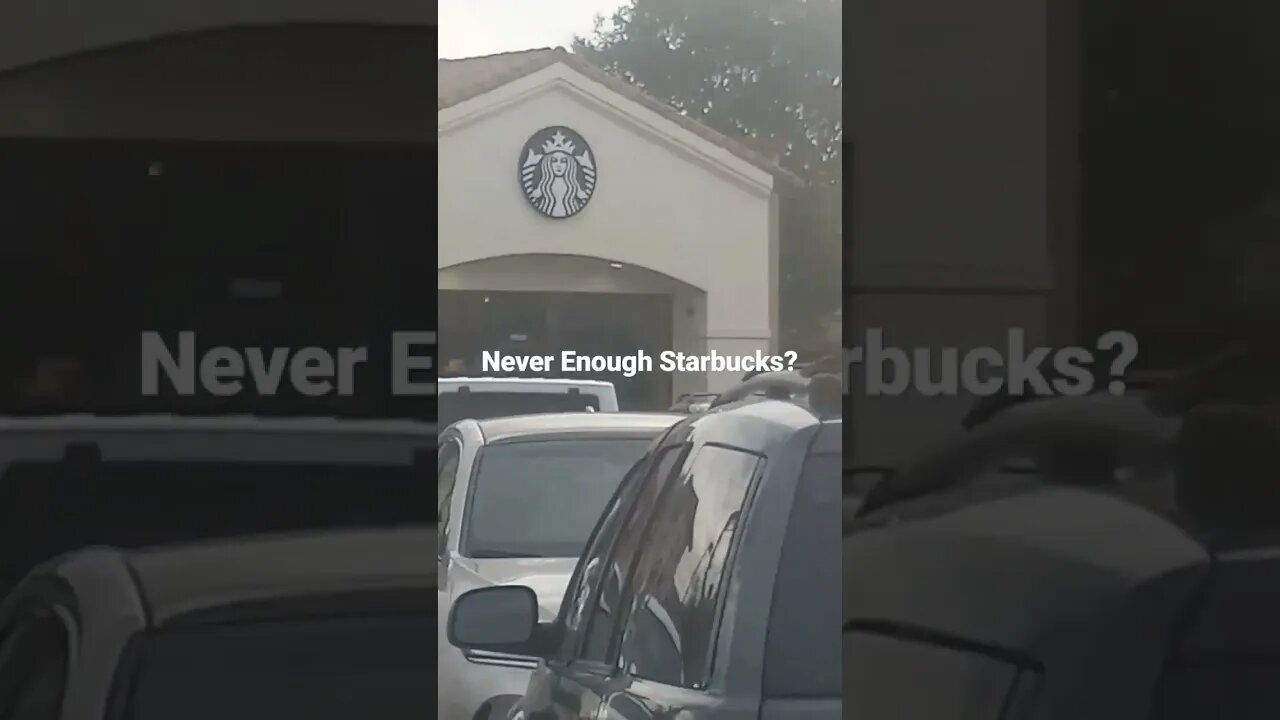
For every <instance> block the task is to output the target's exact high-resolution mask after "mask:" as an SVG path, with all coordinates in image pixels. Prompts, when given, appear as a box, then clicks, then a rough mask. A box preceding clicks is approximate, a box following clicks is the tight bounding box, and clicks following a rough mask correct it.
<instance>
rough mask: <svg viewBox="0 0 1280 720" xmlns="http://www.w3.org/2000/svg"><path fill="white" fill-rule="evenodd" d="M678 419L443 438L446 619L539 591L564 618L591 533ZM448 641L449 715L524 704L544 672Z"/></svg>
mask: <svg viewBox="0 0 1280 720" xmlns="http://www.w3.org/2000/svg"><path fill="white" fill-rule="evenodd" d="M680 417H681V416H679V415H670V414H646V413H599V414H587V413H548V414H541V415H526V416H517V417H506V418H492V419H488V420H478V421H477V420H462V421H459V422H457V423H455V424H453V425H451V426H450V427H448V428H446V429H445V431H444V432H443V433H442V434H441V435H440V444H439V461H438V462H439V466H438V467H439V495H438V498H437V500H438V507H439V509H440V511H439V534H438V540H437V543H438V552H439V577H440V591H439V600H438V602H439V609H440V617H441V618H443V617H446V616H447V614H448V609H449V607H450V606H451V605H452V604H453V602H454V600H455V599H456V598H457V597H458V596H460V595H462V594H464V593H466V592H467V591H468V590H471V589H474V588H477V587H488V586H490V585H500V584H503V583H509V582H519V583H523V584H525V585H529V586H532V587H534V588H536V592H537V596H538V605H539V606H540V607H541V612H542V613H543V615H544V616H546V617H554V615H555V613H556V611H557V610H558V608H559V603H560V600H561V598H562V597H563V596H564V588H565V585H566V584H567V583H568V581H569V576H570V575H571V574H572V572H573V567H574V564H575V563H576V562H577V560H578V557H579V556H580V555H581V554H582V548H583V546H584V545H585V544H586V541H587V537H588V536H589V535H590V534H591V529H592V528H593V527H594V526H595V524H596V520H597V519H598V518H599V516H600V513H601V512H602V511H603V510H604V507H605V505H606V504H607V503H608V501H609V498H610V497H612V495H613V493H614V490H615V489H616V488H617V487H618V485H619V483H621V482H622V479H623V476H624V475H625V474H626V473H627V471H628V470H629V469H630V468H631V467H632V465H634V464H635V462H636V461H637V460H639V459H640V458H641V457H642V456H643V455H644V453H645V449H646V448H647V447H648V446H649V445H650V444H651V443H652V442H653V440H654V439H655V438H656V437H657V436H658V435H660V434H661V433H662V432H663V431H664V430H666V429H667V428H668V427H670V426H671V425H673V424H675V423H676V421H678V420H679V419H680ZM439 630H440V632H439V634H438V640H437V642H438V656H439V661H440V671H439V672H440V675H439V677H440V701H439V715H440V717H441V718H446V719H447V720H469V719H470V718H472V717H473V716H475V715H476V714H477V713H479V714H481V715H483V714H484V703H485V701H486V700H488V699H489V698H491V697H494V696H496V695H502V694H512V693H520V692H523V691H524V687H525V685H527V684H528V681H529V671H530V670H531V669H532V667H533V664H534V663H533V661H532V660H530V659H529V658H527V657H512V656H510V655H502V654H494V653H485V652H483V651H474V652H473V651H460V650H458V649H457V648H454V647H453V646H451V645H449V643H448V642H447V640H446V638H445V627H444V625H443V622H442V623H441V626H440V628H439Z"/></svg>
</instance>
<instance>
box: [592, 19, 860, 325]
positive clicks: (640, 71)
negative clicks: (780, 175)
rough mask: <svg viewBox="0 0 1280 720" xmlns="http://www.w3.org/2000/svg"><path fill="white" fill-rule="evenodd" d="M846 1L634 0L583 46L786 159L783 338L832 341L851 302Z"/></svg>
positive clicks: (697, 114) (597, 59)
mask: <svg viewBox="0 0 1280 720" xmlns="http://www.w3.org/2000/svg"><path fill="white" fill-rule="evenodd" d="M840 21H841V3H840V0H631V2H630V3H629V4H628V5H626V6H624V7H622V8H621V9H619V10H618V11H617V12H616V13H615V14H614V15H613V16H612V17H609V18H600V19H599V20H598V21H597V23H596V29H595V31H594V32H593V33H592V34H591V35H590V36H589V37H586V38H578V39H577V40H576V41H575V42H574V52H575V53H577V54H579V55H581V56H582V57H584V58H585V59H587V60H589V61H590V62H592V63H593V64H595V65H596V66H598V67H601V68H603V69H605V70H607V71H609V72H612V73H614V74H615V75H617V76H619V77H621V78H624V79H625V80H627V81H628V82H631V83H633V84H635V85H637V86H638V87H641V88H643V89H644V90H645V92H647V93H648V94H649V95H650V96H652V97H654V98H657V99H659V100H662V101H665V102H667V103H670V104H671V105H672V106H673V107H675V108H676V109H678V110H680V111H681V112H683V113H684V114H686V115H688V116H689V117H692V118H695V119H697V120H699V121H701V122H703V123H705V124H707V125H708V126H710V127H712V128H714V129H716V130H718V131H720V132H722V133H724V134H726V135H728V136H729V137H733V138H736V139H738V140H740V141H742V142H744V143H745V144H747V145H749V146H751V147H754V148H755V149H757V150H760V151H761V152H763V153H765V154H767V155H769V156H771V157H774V158H776V159H777V161H778V162H779V164H780V165H782V166H783V167H784V168H786V169H788V170H790V171H791V172H793V173H795V174H796V175H799V176H800V177H801V178H803V179H804V180H805V181H806V182H807V183H808V185H807V187H806V188H804V189H802V190H800V191H798V192H790V193H788V194H787V196H786V197H784V199H783V218H782V243H783V245H782V249H781V250H782V258H781V268H780V272H781V275H782V277H781V293H782V298H781V304H782V307H781V308H780V314H781V316H782V317H781V319H782V325H783V332H784V337H783V338H782V340H783V342H784V343H786V344H788V345H790V346H792V347H796V346H797V345H799V346H806V345H810V344H815V343H819V342H821V340H820V338H821V337H822V335H824V329H825V328H824V318H826V317H829V313H831V312H833V311H835V310H836V309H837V308H839V306H840V303H841V297H840V296H841V282H840V257H841V245H840V239H841V230H842V228H841V221H840V218H841V207H840V194H841V193H840V177H841V147H840V141H841V138H842V134H843V116H842V108H841V103H842V94H843V93H842V91H843V88H842V80H843V78H842V74H841V73H842V69H841V24H840Z"/></svg>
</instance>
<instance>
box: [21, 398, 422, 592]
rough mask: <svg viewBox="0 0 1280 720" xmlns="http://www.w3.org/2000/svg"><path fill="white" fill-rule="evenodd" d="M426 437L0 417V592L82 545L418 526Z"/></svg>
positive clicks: (180, 420)
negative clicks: (42, 563) (266, 533)
mask: <svg viewBox="0 0 1280 720" xmlns="http://www.w3.org/2000/svg"><path fill="white" fill-rule="evenodd" d="M435 435H436V432H435V426H434V425H432V424H429V423H417V422H410V421H373V420H335V419H330V418H255V417H247V416H245V417H236V416H228V417H213V418H198V417H181V416H172V415H147V416H133V417H101V416H90V415H85V416H57V417H39V418H5V419H0V594H3V591H4V590H5V589H6V588H7V587H9V586H11V585H12V583H13V582H15V581H17V579H18V578H20V577H22V575H23V574H25V573H26V572H27V571H28V570H30V569H31V568H32V567H34V566H35V565H36V564H38V563H39V562H41V561H43V560H46V559H48V558H51V557H54V556H55V555H58V554H61V553H64V552H68V551H71V550H75V549H78V548H80V547H84V546H86V545H97V544H106V545H113V546H119V547H126V548H128V547H142V546H147V545H155V544H159V543H165V542H173V541H181V540H195V539H202V538H209V539H212V538H217V537H226V536H233V535H238V534H243V533H255V532H270V531H285V530H303V529H320V528H326V527H344V526H362V527H364V526H393V525H402V524H415V523H418V524H427V523H430V522H431V518H432V515H433V512H432V510H431V500H430V493H431V490H430V487H429V485H430V483H429V482H425V479H426V478H427V477H429V475H430V471H429V470H428V468H429V465H428V463H429V462H431V461H432V460H434V455H435V448H434V442H435ZM415 463H416V468H415Z"/></svg>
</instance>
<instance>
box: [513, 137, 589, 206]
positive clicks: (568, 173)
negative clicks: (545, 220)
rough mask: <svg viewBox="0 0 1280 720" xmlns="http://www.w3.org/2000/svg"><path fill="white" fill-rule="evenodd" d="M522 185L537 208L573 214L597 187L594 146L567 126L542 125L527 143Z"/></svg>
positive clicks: (524, 154) (523, 160) (522, 161)
mask: <svg viewBox="0 0 1280 720" xmlns="http://www.w3.org/2000/svg"><path fill="white" fill-rule="evenodd" d="M521 158H522V159H521V160H520V186H521V187H522V188H524V196H525V198H527V199H528V200H529V204H530V205H532V206H533V208H534V209H535V210H537V211H538V212H539V213H542V214H543V215H545V216H547V217H549V218H555V219H563V218H569V217H573V216H574V215H577V214H578V213H579V212H582V208H584V207H586V206H587V203H588V202H590V200H591V195H592V194H593V193H595V190H596V161H595V158H594V157H593V156H592V154H591V146H589V145H587V141H586V140H584V139H582V136H581V135H579V134H578V133H576V132H574V131H573V130H570V129H569V128H567V127H563V126H555V127H549V128H543V129H542V130H539V131H538V132H536V133H534V134H533V137H531V138H529V140H528V141H527V142H526V143H525V144H524V149H523V151H522V152H521Z"/></svg>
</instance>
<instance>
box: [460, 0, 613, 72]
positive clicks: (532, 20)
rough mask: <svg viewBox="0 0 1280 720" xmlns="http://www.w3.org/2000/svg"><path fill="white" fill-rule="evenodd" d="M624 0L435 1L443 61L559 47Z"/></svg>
mask: <svg viewBox="0 0 1280 720" xmlns="http://www.w3.org/2000/svg"><path fill="white" fill-rule="evenodd" d="M624 4H626V2H625V0H439V18H440V52H439V55H438V56H439V57H442V58H461V57H474V56H476V55H492V54H493V53H500V52H508V51H511V50H528V49H529V48H536V47H551V46H557V45H562V46H565V47H568V45H569V43H571V42H572V41H573V36H574V35H575V34H577V35H586V34H587V33H589V32H590V31H591V28H592V27H593V21H594V19H595V16H596V15H604V16H605V17H608V16H610V15H612V14H613V12H614V11H615V10H617V9H618V8H619V7H621V6H622V5H624Z"/></svg>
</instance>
